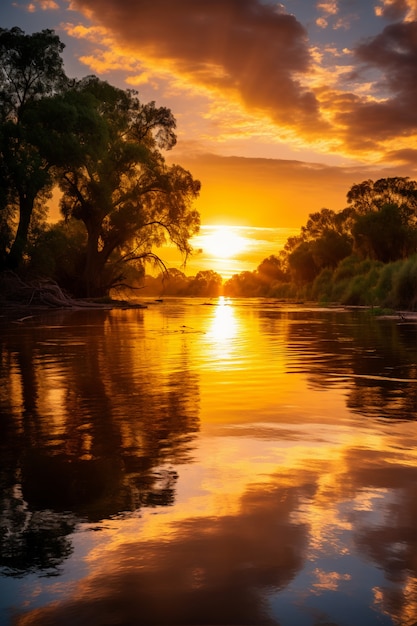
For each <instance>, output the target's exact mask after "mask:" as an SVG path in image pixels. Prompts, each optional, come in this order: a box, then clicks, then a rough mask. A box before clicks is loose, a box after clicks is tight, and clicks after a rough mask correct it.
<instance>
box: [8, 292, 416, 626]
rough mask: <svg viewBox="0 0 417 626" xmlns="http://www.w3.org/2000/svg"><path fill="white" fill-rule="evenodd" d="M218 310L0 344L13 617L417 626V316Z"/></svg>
mask: <svg viewBox="0 0 417 626" xmlns="http://www.w3.org/2000/svg"><path fill="white" fill-rule="evenodd" d="M202 304H203V303H202V302H200V303H198V302H196V301H187V302H185V301H174V300H173V301H169V302H164V304H163V306H161V307H160V308H159V309H158V312H157V311H156V310H155V311H147V312H143V311H136V312H132V311H130V312H129V313H126V314H125V313H123V312H112V313H108V312H103V311H102V312H96V313H88V314H87V313H82V314H78V313H77V314H68V313H67V314H64V315H62V316H61V317H59V316H55V317H53V318H51V317H50V316H48V317H47V318H45V320H44V321H42V320H41V323H39V320H38V321H37V322H36V323H33V324H32V326H31V327H30V324H31V323H30V324H29V325H27V323H25V324H24V325H22V326H16V327H10V328H11V329H10V328H9V330H10V332H8V333H7V334H5V336H4V337H3V339H2V340H1V341H2V361H1V364H0V367H1V372H0V374H1V377H2V380H3V381H4V386H3V388H0V401H1V407H2V410H3V415H2V417H3V419H2V421H1V425H0V428H1V429H2V432H1V433H0V434H1V435H2V438H1V440H0V447H1V450H0V452H1V454H2V456H1V461H0V463H1V465H0V481H1V485H2V505H3V506H2V510H3V511H4V514H3V521H2V528H3V529H4V532H3V536H2V548H3V547H4V549H2V558H3V561H2V563H3V566H4V568H8V569H7V573H8V574H19V575H23V574H25V573H27V572H39V571H40V572H41V573H43V574H51V573H52V574H53V573H55V574H56V573H57V572H58V571H59V569H61V571H62V572H63V575H62V577H61V578H60V579H59V580H60V581H64V580H65V577H66V576H67V577H70V578H71V575H72V579H71V585H70V587H69V588H66V590H65V591H63V586H62V585H61V588H60V590H58V591H56V589H57V588H58V586H59V585H57V586H56V587H53V583H51V584H50V583H49V582H48V583H46V582H45V581H43V582H42V583H41V582H40V578H39V576H38V577H37V578H35V576H33V579H35V580H36V582H37V585H38V587H39V588H41V589H42V590H43V592H44V594H45V595H44V597H43V598H42V600H40V601H39V600H38V599H37V597H36V595H35V593H36V592H35V593H34V594H33V595H32V596H31V598H30V600H27V596H24V595H23V594H24V592H25V590H26V591H27V589H28V586H29V585H30V581H31V577H30V576H29V577H27V578H25V579H24V581H28V582H27V583H26V585H27V586H26V587H25V586H24V585H25V582H24V581H17V582H16V581H15V580H11V579H10V578H8V579H7V583H10V584H11V583H13V584H16V585H17V584H19V585H20V586H19V592H20V593H21V594H22V596H21V597H24V599H25V601H24V602H20V603H19V601H15V602H14V604H13V601H11V602H10V603H9V604H7V603H5V605H6V606H13V608H14V609H15V610H16V617H15V622H14V623H15V624H16V625H17V624H22V626H23V624H24V625H25V626H28V625H29V624H33V625H38V624H39V625H40V624H42V626H46V625H48V624H50V625H55V624H58V623H59V624H61V625H62V626H65V625H66V624H71V626H72V624H74V623H77V624H88V625H89V626H102V625H103V624H106V623H117V624H120V625H122V624H123V625H126V626H127V625H128V624H137V623H138V624H147V625H152V624H162V623H164V624H166V625H174V624H176V625H178V624H216V623H217V624H226V623H227V624H240V625H243V624H274V625H278V624H280V625H281V626H284V625H289V624H291V625H292V624H297V626H298V625H299V626H317V625H318V624H324V623H328V624H330V623H331V624H338V626H342V625H343V626H345V625H347V624H349V625H350V624H367V626H368V625H371V624H372V625H374V624H375V625H376V624H382V625H384V626H393V625H396V626H397V625H401V626H403V625H404V626H405V625H407V626H409V625H410V626H411V625H412V624H413V623H414V622H415V621H416V619H417V605H416V601H415V598H416V597H417V596H416V591H417V587H416V580H417V570H416V566H415V563H416V553H417V540H416V532H415V528H416V527H417V509H416V505H415V503H416V501H417V497H416V496H417V493H416V487H415V485H416V484H417V463H416V458H417V457H416V450H417V447H416V442H417V430H416V426H417V421H416V393H417V384H416V378H417V377H416V352H415V348H416V345H417V343H416V340H417V337H416V329H417V325H412V324H409V323H406V324H402V323H397V322H396V321H392V320H391V321H390V320H382V319H381V320H377V319H375V318H374V317H372V316H371V315H369V314H366V313H364V312H362V313H360V314H359V313H358V312H356V311H340V310H339V311H335V310H330V311H329V310H327V311H325V310H322V311H320V310H317V309H310V310H307V309H300V308H295V307H294V308H293V309H290V308H289V307H287V308H286V307H283V306H281V305H280V304H279V303H276V302H268V301H262V300H260V301H245V302H239V303H234V302H233V301H224V300H223V301H222V302H220V303H219V305H218V306H216V305H215V303H213V302H210V304H213V306H202ZM204 305H207V303H206V302H204ZM200 403H201V406H200ZM200 420H201V430H199V429H200V422H199V421H200ZM198 430H199V432H198V437H197V431H198ZM190 460H192V461H193V463H192V465H191V464H189V465H188V466H186V465H184V464H187V463H189V461H190ZM177 471H178V472H179V474H180V475H181V479H180V480H178V481H177V474H176V472H177ZM174 503H175V506H171V505H173V504H174ZM150 507H154V509H155V510H151V509H150ZM134 512H136V513H134ZM137 512H140V515H139V514H137ZM156 512H161V513H162V512H163V513H164V515H155V514H154V513H156ZM83 522H85V523H83ZM91 528H93V529H99V530H100V531H101V532H100V533H87V534H88V537H87V536H86V535H87V534H86V533H85V532H84V531H85V530H86V529H87V530H89V529H91ZM49 531H50V532H49ZM48 533H49V534H48ZM72 533H73V534H72ZM71 534H72V536H71ZM71 544H72V545H71ZM80 544H82V549H81V548H80ZM35 546H36V548H35ZM72 547H73V549H74V554H73V555H72V556H71V558H70V559H69V560H67V562H66V563H65V564H64V559H65V558H66V557H67V556H68V555H69V554H70V551H71V549H72ZM83 550H84V551H83ZM19 551H20V552H19ZM77 559H78V561H77ZM80 562H82V566H80ZM15 588H16V587H15ZM21 590H23V591H21ZM19 600H20V598H19Z"/></svg>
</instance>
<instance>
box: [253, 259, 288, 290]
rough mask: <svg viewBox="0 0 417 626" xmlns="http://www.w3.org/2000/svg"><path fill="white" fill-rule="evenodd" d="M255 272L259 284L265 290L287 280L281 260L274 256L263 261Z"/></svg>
mask: <svg viewBox="0 0 417 626" xmlns="http://www.w3.org/2000/svg"><path fill="white" fill-rule="evenodd" d="M256 272H257V276H258V278H259V280H260V282H261V283H263V284H264V285H265V287H266V288H267V289H268V288H269V287H270V286H271V285H272V284H273V283H275V282H278V281H280V282H284V281H286V280H288V279H287V276H286V273H285V271H284V269H283V267H282V260H281V259H279V258H278V257H277V256H275V255H274V254H271V256H269V257H267V258H266V259H264V260H263V261H262V262H261V263H260V264H259V265H258V267H257V268H256Z"/></svg>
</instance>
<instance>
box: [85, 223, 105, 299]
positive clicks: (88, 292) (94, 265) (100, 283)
mask: <svg viewBox="0 0 417 626" xmlns="http://www.w3.org/2000/svg"><path fill="white" fill-rule="evenodd" d="M98 243H99V231H98V229H97V228H88V239H87V250H86V260H85V267H84V272H83V276H82V285H81V293H80V295H81V296H83V297H86V298H100V297H103V296H107V295H108V292H109V289H108V286H107V284H106V281H105V280H104V268H105V264H106V259H105V257H104V255H103V253H102V252H101V251H100V250H99V249H98Z"/></svg>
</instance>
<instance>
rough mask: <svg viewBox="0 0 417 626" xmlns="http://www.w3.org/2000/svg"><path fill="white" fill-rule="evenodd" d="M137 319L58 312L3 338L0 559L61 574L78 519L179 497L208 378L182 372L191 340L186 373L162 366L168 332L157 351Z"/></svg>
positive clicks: (18, 567)
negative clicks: (181, 468) (201, 387)
mask: <svg viewBox="0 0 417 626" xmlns="http://www.w3.org/2000/svg"><path fill="white" fill-rule="evenodd" d="M126 321H127V320H125V319H124V316H123V314H122V312H118V313H111V314H110V313H109V312H106V311H96V312H89V313H86V312H78V313H74V314H72V315H71V314H68V313H66V314H61V315H59V314H57V315H55V316H54V317H53V319H52V321H51V318H50V317H48V321H47V323H42V319H37V320H36V326H35V327H34V328H31V326H30V325H25V326H24V327H16V328H15V330H14V332H10V333H9V334H8V335H5V336H3V337H2V357H3V358H2V363H1V371H0V375H1V379H2V381H3V384H4V387H3V389H5V390H7V394H5V393H3V394H2V398H1V410H2V421H1V424H2V433H1V434H2V437H1V443H0V451H1V459H0V467H1V476H2V485H1V486H2V494H1V495H2V527H3V528H6V529H7V531H6V532H5V533H2V536H1V543H2V549H1V557H0V563H1V564H2V566H3V567H7V568H8V571H9V572H10V573H11V574H17V575H19V574H20V573H22V572H24V571H31V570H33V569H36V568H40V569H42V570H46V571H49V570H51V571H52V570H53V569H54V568H55V567H56V564H57V562H59V561H62V559H63V558H65V557H66V556H68V554H69V553H70V551H71V550H70V547H69V545H68V542H67V540H66V539H65V537H66V536H67V535H68V534H69V533H70V532H71V531H72V530H73V529H74V527H75V524H76V521H77V520H88V521H90V522H91V521H99V520H101V519H105V518H109V517H111V516H113V515H116V514H117V515H118V514H120V513H121V512H128V511H135V510H138V509H139V508H140V507H143V506H168V505H172V504H173V502H174V499H175V484H176V480H177V472H176V471H175V470H174V469H172V468H171V467H170V464H171V465H172V464H173V463H175V462H186V461H187V459H189V454H190V451H191V449H192V440H193V437H194V435H195V433H196V432H197V430H198V428H199V421H198V403H199V391H198V376H197V374H195V373H194V374H192V373H190V374H189V375H186V376H184V375H183V372H184V371H186V370H187V353H186V351H185V352H184V349H183V346H181V355H180V357H179V360H178V364H179V366H180V368H179V369H178V371H171V372H169V373H167V374H165V375H163V374H161V373H160V361H161V357H160V354H159V350H161V343H162V336H161V335H159V336H158V335H157V336H155V337H154V340H153V341H154V346H153V347H154V348H155V351H154V352H152V351H150V350H149V346H148V339H147V338H145V337H144V336H143V328H142V326H143V318H142V312H140V311H137V312H136V313H135V316H134V317H133V316H132V315H130V316H129V323H126ZM11 328H13V327H11ZM138 361H140V362H141V366H140V367H139V368H138V367H137V365H136V364H137V362H138ZM143 363H146V367H143ZM160 467H162V469H160ZM68 512H71V514H70V515H69V514H68ZM59 535H62V537H63V540H62V541H60V537H59ZM55 536H56V537H55ZM31 546H33V549H31ZM16 553H20V555H21V556H20V557H19V558H16Z"/></svg>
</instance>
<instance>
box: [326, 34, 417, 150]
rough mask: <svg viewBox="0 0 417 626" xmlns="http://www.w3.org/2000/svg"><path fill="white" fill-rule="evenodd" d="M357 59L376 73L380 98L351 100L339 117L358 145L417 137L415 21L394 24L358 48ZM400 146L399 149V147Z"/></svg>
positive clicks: (376, 83)
mask: <svg viewBox="0 0 417 626" xmlns="http://www.w3.org/2000/svg"><path fill="white" fill-rule="evenodd" d="M355 55H356V58H357V60H358V61H359V62H360V63H361V64H362V65H363V66H364V68H365V69H368V70H371V71H372V72H374V73H375V71H377V73H378V80H376V81H375V83H374V86H375V91H374V93H375V94H376V95H377V94H378V93H379V97H374V98H373V99H370V98H368V99H364V98H362V99H360V98H356V99H354V100H352V102H351V107H350V108H349V107H346V108H345V110H344V111H343V112H342V113H341V114H340V115H339V116H338V118H339V121H341V122H342V123H343V124H345V125H346V126H347V127H348V128H349V134H350V136H351V137H352V138H353V141H354V142H357V143H358V144H359V145H360V144H361V143H363V142H364V141H366V142H369V141H371V142H372V143H373V144H374V146H375V147H376V146H377V145H378V143H379V142H384V141H386V140H393V139H396V138H398V137H411V136H413V135H416V134H417V109H416V106H415V103H416V99H417V83H416V80H415V75H416V67H417V22H404V23H396V24H391V25H389V26H387V27H386V28H385V29H384V30H383V32H382V33H380V34H379V35H377V36H376V37H374V38H373V39H370V40H369V41H367V42H365V43H363V44H361V45H359V46H358V47H357V48H356V50H355ZM398 147H399V146H398Z"/></svg>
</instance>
